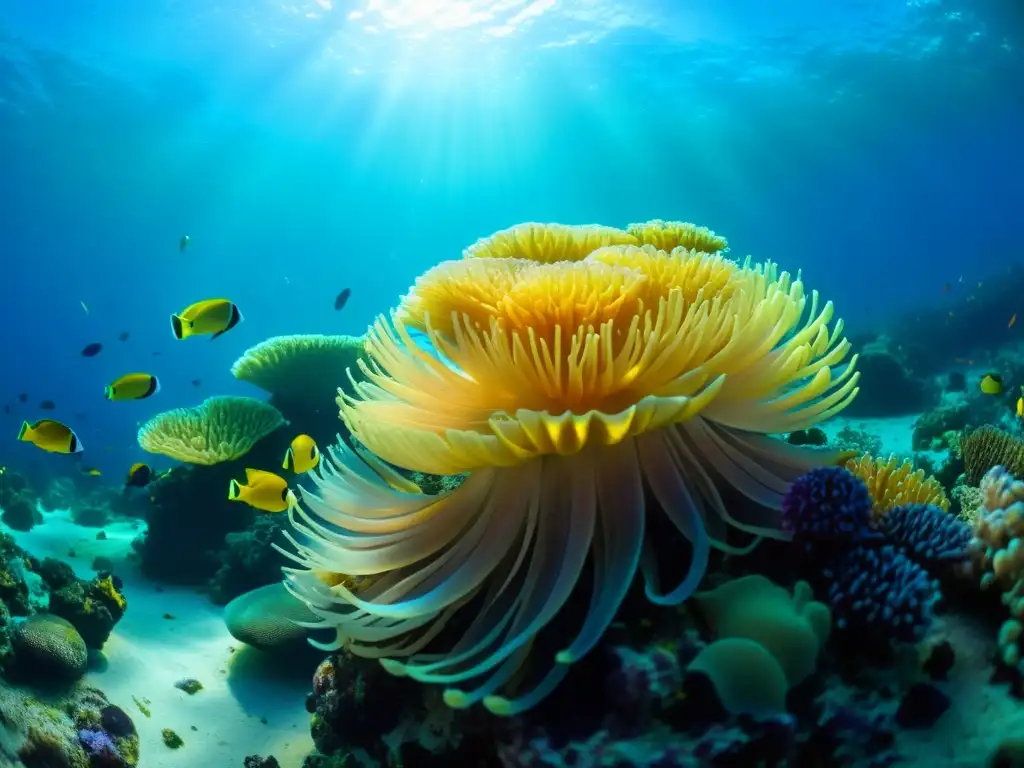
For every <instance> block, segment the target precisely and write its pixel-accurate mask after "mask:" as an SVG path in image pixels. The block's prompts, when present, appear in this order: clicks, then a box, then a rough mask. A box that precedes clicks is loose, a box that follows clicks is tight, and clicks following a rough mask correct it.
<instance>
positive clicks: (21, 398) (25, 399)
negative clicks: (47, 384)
mask: <svg viewBox="0 0 1024 768" xmlns="http://www.w3.org/2000/svg"><path fill="white" fill-rule="evenodd" d="M18 402H19V403H27V402H28V393H27V392H22V393H21V394H19V395H18Z"/></svg>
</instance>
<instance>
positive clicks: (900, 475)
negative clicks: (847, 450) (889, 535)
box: [846, 454, 949, 517]
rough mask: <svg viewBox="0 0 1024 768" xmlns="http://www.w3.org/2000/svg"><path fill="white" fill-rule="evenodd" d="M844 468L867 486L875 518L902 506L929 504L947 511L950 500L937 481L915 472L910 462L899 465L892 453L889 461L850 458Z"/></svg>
mask: <svg viewBox="0 0 1024 768" xmlns="http://www.w3.org/2000/svg"><path fill="white" fill-rule="evenodd" d="M846 468H847V469H849V470H850V471H851V472H852V473H853V474H854V475H856V476H857V477H859V478H860V479H861V480H863V481H864V483H865V485H867V487H868V492H869V493H870V494H871V498H872V499H874V502H875V503H874V514H875V516H876V517H878V516H881V515H884V514H885V513H886V512H887V511H888V510H890V509H892V508H893V507H898V506H900V505H902V504H931V505H933V506H936V507H939V508H940V509H942V510H943V511H946V510H948V509H949V499H948V498H947V497H946V492H945V490H943V488H942V485H941V484H939V481H938V480H936V479H935V478H934V477H929V476H928V475H926V474H925V472H924V470H923V469H918V470H916V471H915V470H914V464H913V462H911V461H909V460H907V461H904V462H902V463H900V462H899V459H897V458H896V456H895V455H894V454H892V455H890V456H889V458H888V459H885V458H882V457H878V458H875V457H874V456H871V455H864V456H861V457H860V458H854V459H850V460H849V461H847V462H846Z"/></svg>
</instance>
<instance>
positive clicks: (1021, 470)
mask: <svg viewBox="0 0 1024 768" xmlns="http://www.w3.org/2000/svg"><path fill="white" fill-rule="evenodd" d="M960 452H961V453H962V454H963V457H964V471H965V473H966V475H967V484H968V485H978V484H979V483H980V482H981V478H982V477H984V475H985V473H986V472H988V471H989V470H990V469H992V467H995V466H1002V467H1005V468H1006V471H1007V472H1009V473H1010V474H1011V475H1014V476H1016V477H1024V440H1021V439H1020V438H1019V437H1014V436H1013V435H1011V434H1009V433H1008V432H1003V431H1002V430H1001V429H996V428H995V427H991V426H985V427H979V428H978V429H975V430H974V431H973V432H968V433H967V434H965V435H964V436H963V437H961V438H960Z"/></svg>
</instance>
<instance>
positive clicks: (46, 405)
mask: <svg viewBox="0 0 1024 768" xmlns="http://www.w3.org/2000/svg"><path fill="white" fill-rule="evenodd" d="M39 407H40V408H42V409H43V410H44V411H52V410H54V409H55V408H56V407H57V404H56V403H55V402H53V400H43V401H41V402H40V403H39Z"/></svg>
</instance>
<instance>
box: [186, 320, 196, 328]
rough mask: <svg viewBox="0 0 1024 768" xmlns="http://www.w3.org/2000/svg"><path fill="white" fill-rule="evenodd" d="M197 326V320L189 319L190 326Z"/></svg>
mask: <svg viewBox="0 0 1024 768" xmlns="http://www.w3.org/2000/svg"><path fill="white" fill-rule="evenodd" d="M195 326H196V321H195V320H189V321H188V327H189V328H195Z"/></svg>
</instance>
